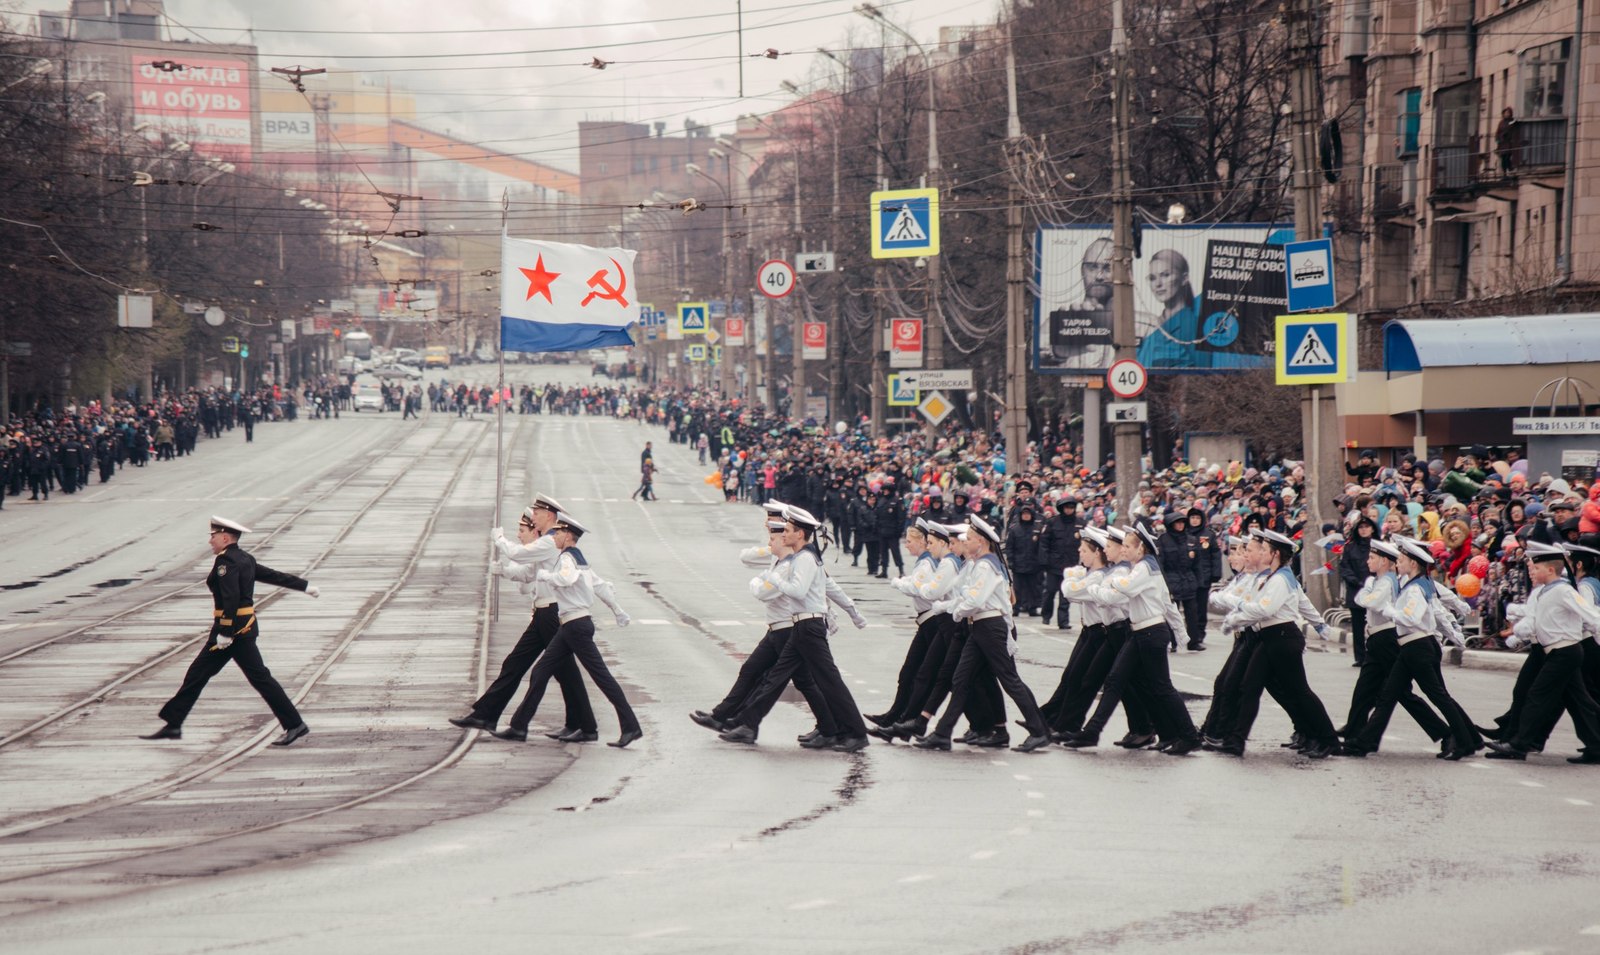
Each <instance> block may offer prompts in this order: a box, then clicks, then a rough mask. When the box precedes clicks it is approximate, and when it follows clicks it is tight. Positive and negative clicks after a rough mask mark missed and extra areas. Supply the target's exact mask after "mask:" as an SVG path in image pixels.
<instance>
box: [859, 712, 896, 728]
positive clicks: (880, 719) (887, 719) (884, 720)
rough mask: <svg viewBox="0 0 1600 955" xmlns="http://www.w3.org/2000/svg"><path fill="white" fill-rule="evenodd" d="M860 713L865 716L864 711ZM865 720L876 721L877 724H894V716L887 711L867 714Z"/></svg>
mask: <svg viewBox="0 0 1600 955" xmlns="http://www.w3.org/2000/svg"><path fill="white" fill-rule="evenodd" d="M861 715H862V716H866V714H865V713H863V714H861ZM867 722H869V723H876V724H878V725H879V726H893V725H894V717H893V716H891V715H890V714H888V713H880V714H878V715H877V716H867Z"/></svg>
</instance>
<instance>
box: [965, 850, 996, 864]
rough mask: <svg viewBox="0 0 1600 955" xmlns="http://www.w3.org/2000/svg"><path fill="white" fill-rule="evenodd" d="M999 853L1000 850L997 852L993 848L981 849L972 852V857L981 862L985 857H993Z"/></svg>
mask: <svg viewBox="0 0 1600 955" xmlns="http://www.w3.org/2000/svg"><path fill="white" fill-rule="evenodd" d="M999 854H1000V853H999V852H996V851H995V850H993V849H979V850H978V851H977V852H974V853H973V854H972V856H971V858H972V859H974V860H977V861H980V862H981V861H982V860H984V859H993V858H994V857H995V856H997V855H999Z"/></svg>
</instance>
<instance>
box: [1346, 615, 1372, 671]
mask: <svg viewBox="0 0 1600 955" xmlns="http://www.w3.org/2000/svg"><path fill="white" fill-rule="evenodd" d="M1345 609H1346V610H1349V611H1350V652H1351V654H1352V655H1354V656H1355V658H1356V659H1355V662H1356V664H1357V665H1358V666H1359V665H1360V664H1363V663H1366V662H1367V608H1365V607H1363V606H1361V605H1360V604H1358V603H1353V602H1352V603H1347V604H1345Z"/></svg>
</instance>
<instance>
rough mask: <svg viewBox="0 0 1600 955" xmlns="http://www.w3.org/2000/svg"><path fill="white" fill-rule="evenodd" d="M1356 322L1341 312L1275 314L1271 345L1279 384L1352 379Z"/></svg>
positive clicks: (1327, 383)
mask: <svg viewBox="0 0 1600 955" xmlns="http://www.w3.org/2000/svg"><path fill="white" fill-rule="evenodd" d="M1355 350H1356V322H1355V316H1353V315H1347V314H1345V313H1342V312H1340V313H1332V314H1315V315H1279V316H1278V336H1277V346H1276V348H1275V354H1276V364H1277V372H1278V375H1277V381H1278V384H1280V385H1337V384H1343V383H1345V382H1348V381H1354V380H1355V367H1356V363H1355Z"/></svg>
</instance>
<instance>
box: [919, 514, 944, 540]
mask: <svg viewBox="0 0 1600 955" xmlns="http://www.w3.org/2000/svg"><path fill="white" fill-rule="evenodd" d="M921 523H922V524H924V525H925V527H924V530H925V532H926V533H927V534H929V535H930V536H932V537H937V538H939V539H940V540H942V541H949V540H950V527H949V525H947V524H941V523H939V522H938V521H930V520H927V519H922V520H921Z"/></svg>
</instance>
